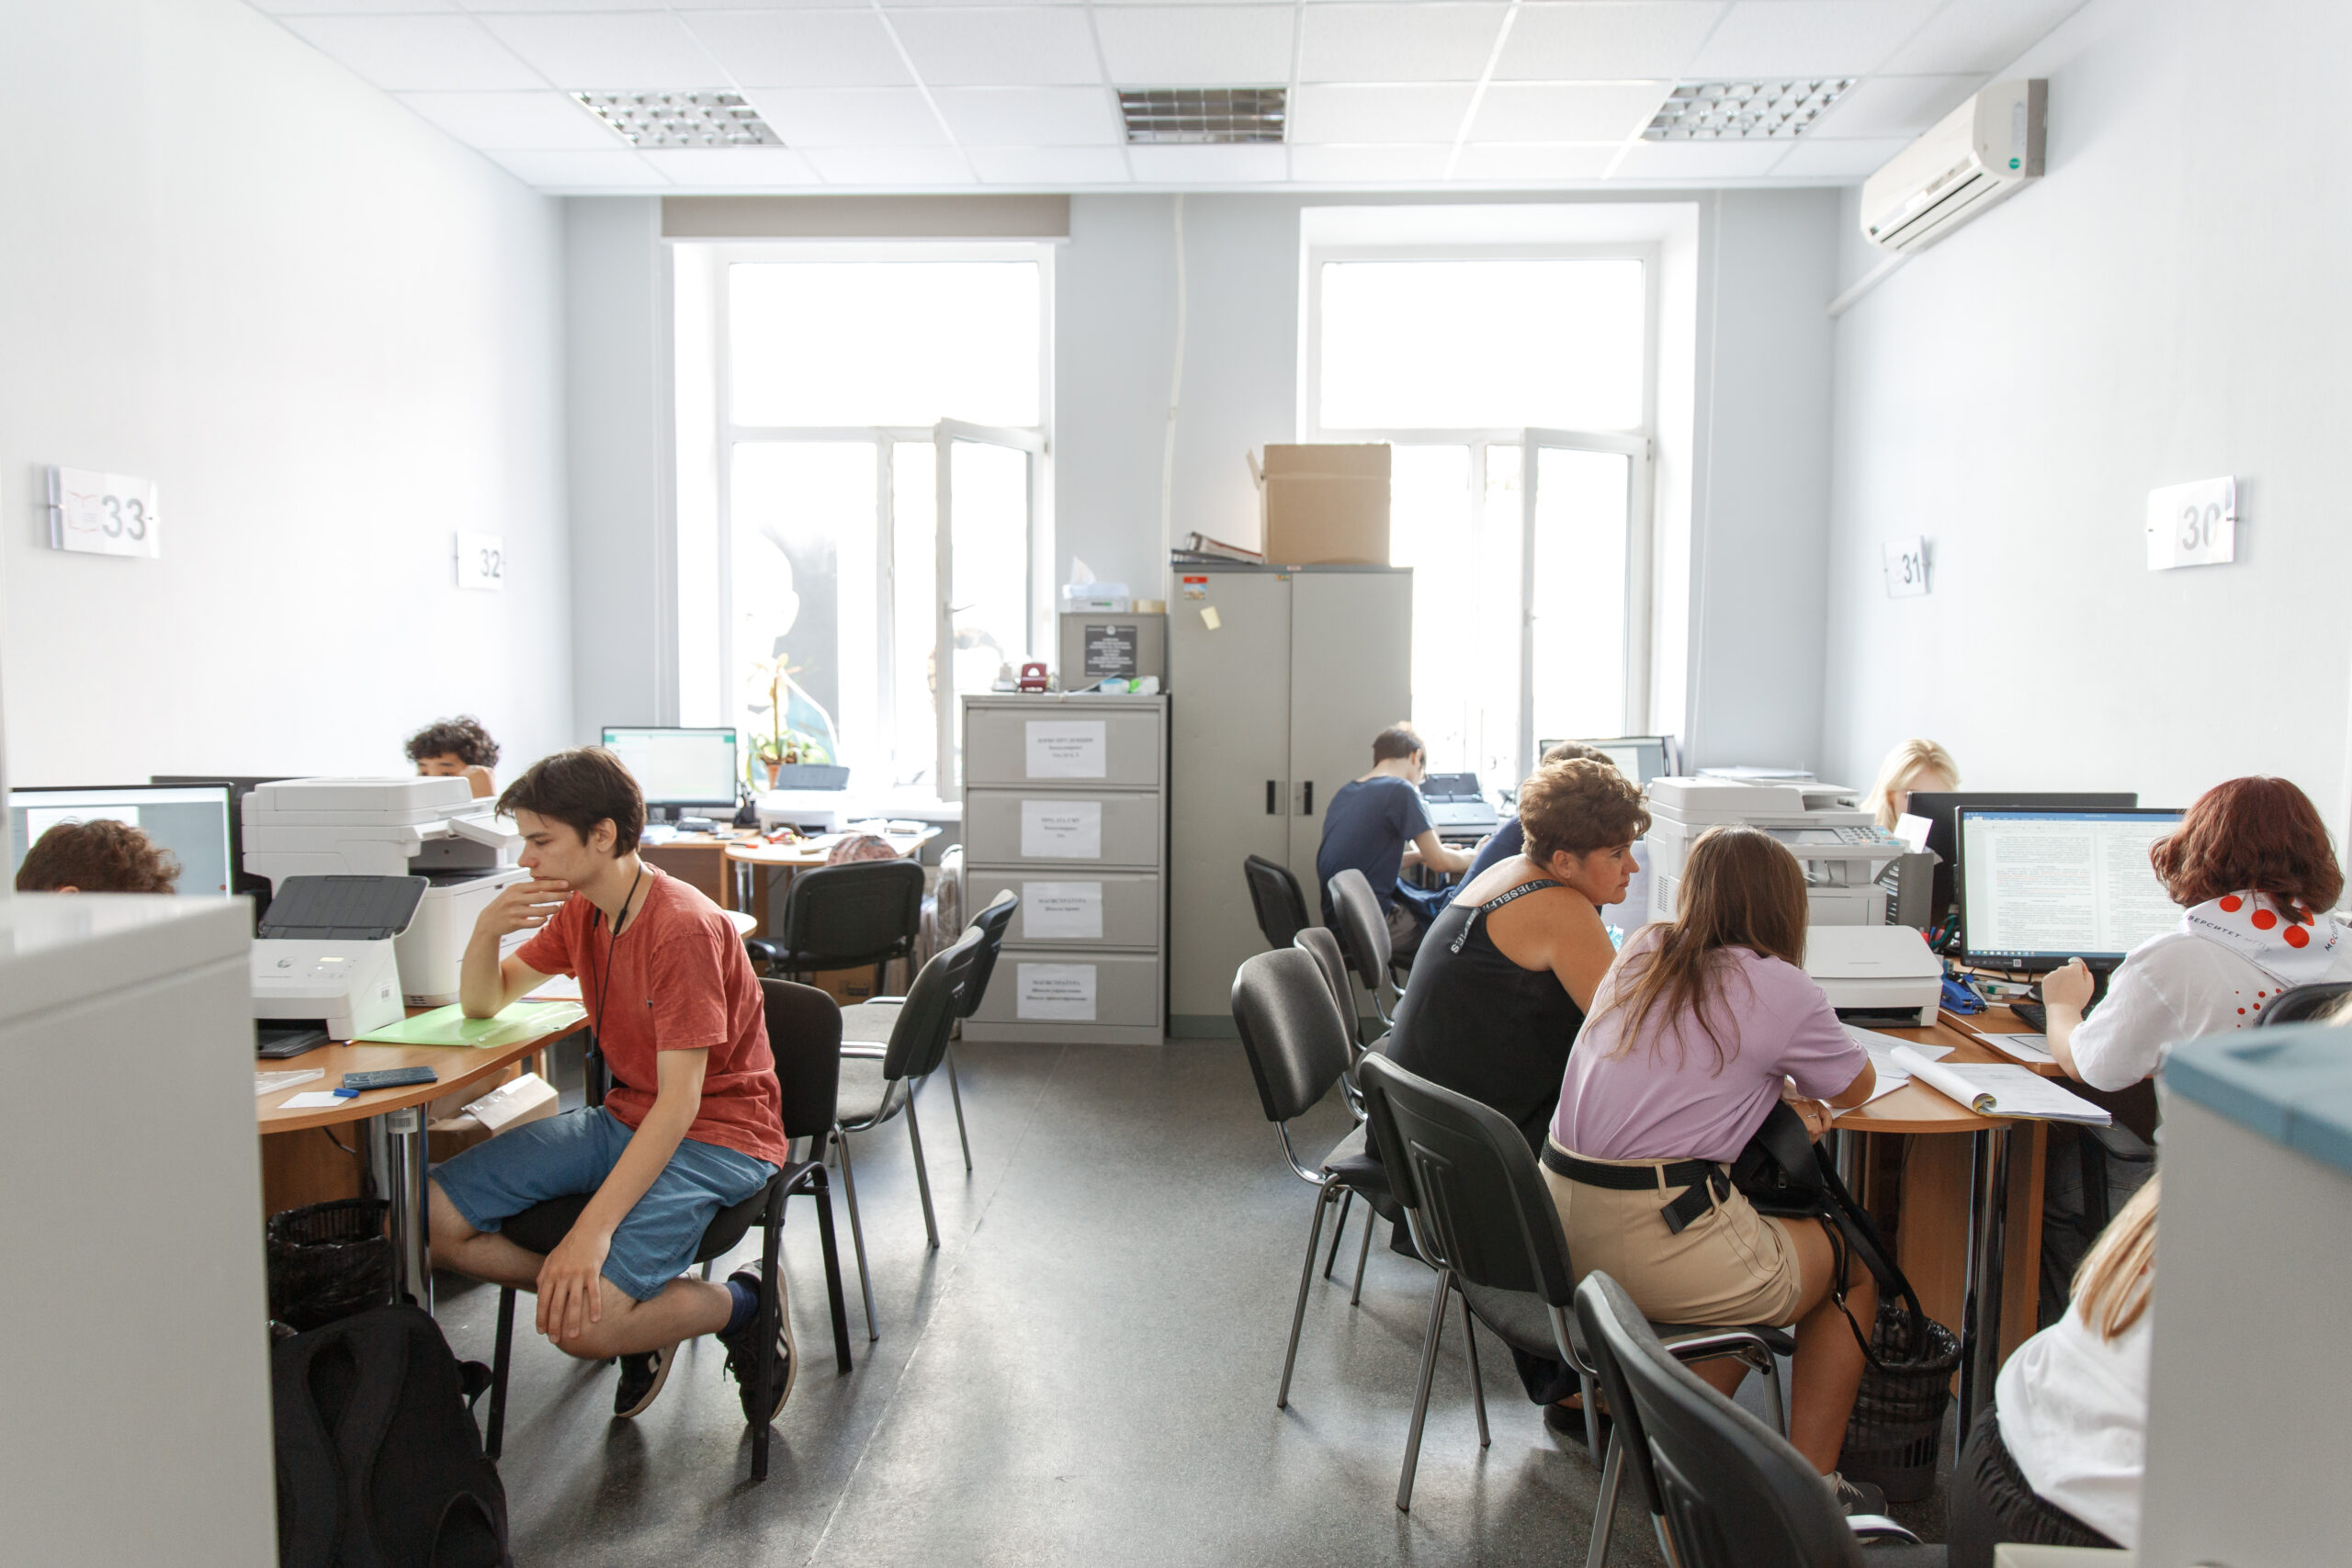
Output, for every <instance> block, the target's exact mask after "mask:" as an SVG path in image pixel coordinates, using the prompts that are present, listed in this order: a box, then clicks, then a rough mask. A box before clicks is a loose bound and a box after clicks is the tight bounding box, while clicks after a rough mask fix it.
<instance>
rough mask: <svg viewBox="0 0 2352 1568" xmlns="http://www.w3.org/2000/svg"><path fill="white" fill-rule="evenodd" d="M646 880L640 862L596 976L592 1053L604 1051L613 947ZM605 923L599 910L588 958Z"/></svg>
mask: <svg viewBox="0 0 2352 1568" xmlns="http://www.w3.org/2000/svg"><path fill="white" fill-rule="evenodd" d="M644 880H645V864H644V863H643V862H641V861H640V862H639V863H638V867H637V874H636V875H635V876H633V877H631V878H630V879H629V884H628V892H627V893H625V894H623V895H621V916H620V919H617V920H615V921H614V922H613V936H612V941H611V942H606V943H605V966H604V968H603V969H602V970H601V971H599V972H598V974H597V976H596V1021H595V1022H594V1023H592V1024H590V1025H589V1026H588V1048H589V1049H590V1050H592V1051H597V1052H602V1051H603V1049H604V1032H605V995H606V993H607V992H609V991H610V990H611V989H612V987H611V986H610V985H609V984H608V982H609V981H610V980H611V979H612V977H613V946H614V943H616V942H619V941H620V940H621V928H623V927H624V926H626V925H628V916H629V908H628V901H629V900H630V899H631V898H634V897H637V885H638V884H639V883H640V882H642V881H644ZM604 923H605V911H604V910H602V909H599V910H597V911H596V919H595V923H594V925H591V926H590V927H589V928H588V956H589V957H591V958H594V957H595V956H596V926H600V925H603V924H604Z"/></svg>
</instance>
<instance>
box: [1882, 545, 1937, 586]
mask: <svg viewBox="0 0 2352 1568" xmlns="http://www.w3.org/2000/svg"><path fill="white" fill-rule="evenodd" d="M1883 558H1884V562H1885V568H1886V596H1887V597H1888V598H1890V599H1913V598H1917V596H1918V595H1920V594H1922V593H1925V592H1927V591H1928V541H1927V540H1925V539H1919V538H1915V539H1890V540H1888V541H1887V543H1886V545H1885V546H1884V547H1883Z"/></svg>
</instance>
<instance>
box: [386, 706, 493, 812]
mask: <svg viewBox="0 0 2352 1568" xmlns="http://www.w3.org/2000/svg"><path fill="white" fill-rule="evenodd" d="M408 760H409V761H412V762H414V763H415V764H416V771H417V772H418V773H424V774H429V775H433V776H436V777H444V778H462V779H464V780H465V781H466V783H467V784H469V785H471V786H472V788H473V792H474V797H475V798H476V799H477V800H487V799H489V798H490V797H491V796H492V795H496V794H497V793H498V781H497V780H496V779H495V778H493V777H492V775H491V770H492V768H495V767H496V766H498V742H497V741H495V740H492V739H491V738H490V731H489V730H487V729H484V728H482V727H481V720H480V719H478V718H476V717H474V716H473V715H471V714H459V715H458V716H457V717H455V718H444V719H438V720H435V722H434V723H431V724H428V725H426V726H425V727H424V728H423V729H420V730H418V731H417V732H416V733H415V734H414V735H412V736H410V737H409V738H408Z"/></svg>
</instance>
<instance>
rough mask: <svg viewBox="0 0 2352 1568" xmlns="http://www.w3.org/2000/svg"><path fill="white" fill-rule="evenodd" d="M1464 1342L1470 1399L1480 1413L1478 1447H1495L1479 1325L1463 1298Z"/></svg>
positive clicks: (1467, 1301)
mask: <svg viewBox="0 0 2352 1568" xmlns="http://www.w3.org/2000/svg"><path fill="white" fill-rule="evenodd" d="M1462 1342H1463V1344H1464V1347H1465V1348H1467V1349H1468V1350H1469V1352H1470V1397H1471V1402H1472V1404H1475V1405H1476V1407H1477V1411H1478V1446H1479V1447H1480V1448H1482V1449H1487V1448H1492V1447H1494V1439H1493V1438H1489V1437H1488V1436H1487V1381H1486V1379H1485V1378H1483V1377H1481V1376H1480V1375H1479V1372H1478V1325H1477V1324H1476V1323H1475V1322H1474V1321H1472V1319H1471V1316H1470V1298H1469V1297H1468V1296H1464V1297H1463V1298H1462Z"/></svg>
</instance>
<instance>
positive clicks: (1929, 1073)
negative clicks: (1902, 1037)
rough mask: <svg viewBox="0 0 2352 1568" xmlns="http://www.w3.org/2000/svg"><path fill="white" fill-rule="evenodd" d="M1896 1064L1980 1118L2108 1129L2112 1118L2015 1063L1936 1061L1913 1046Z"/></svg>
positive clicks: (1901, 1050)
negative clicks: (2008, 1118)
mask: <svg viewBox="0 0 2352 1568" xmlns="http://www.w3.org/2000/svg"><path fill="white" fill-rule="evenodd" d="M1894 1059H1895V1062H1896V1064H1897V1065H1898V1066H1902V1067H1903V1068H1905V1070H1906V1071H1908V1072H1909V1073H1910V1074H1911V1076H1912V1077H1916V1078H1917V1079H1918V1080H1919V1081H1920V1082H1921V1083H1924V1084H1926V1085H1927V1086H1928V1088H1929V1089H1935V1090H1936V1091H1938V1092H1939V1093H1940V1094H1943V1095H1945V1096H1947V1097H1948V1098H1950V1099H1951V1100H1955V1101H1957V1102H1958V1103H1960V1104H1962V1105H1965V1106H1966V1107H1968V1109H1970V1110H1971V1111H1975V1112H1976V1113H1977V1114H1978V1115H1979V1116H2006V1117H2014V1118H2016V1119H2018V1120H2020V1121H2027V1122H2088V1123H2090V1124H2091V1125H2093V1126H2098V1127H2104V1126H2107V1125H2108V1124H2109V1122H2112V1121H2113V1120H2114V1118H2112V1117H2110V1116H2109V1115H2108V1113H2107V1112H2106V1111H2101V1110H2100V1109H2099V1108H2098V1106H2096V1105H2093V1104H2092V1103H2091V1102H2090V1101H2089V1100H2085V1099H2083V1098H2082V1097H2081V1096H2080V1095H2076V1094H2070V1093H2068V1092H2067V1091H2066V1090H2064V1089H2061V1088H2059V1087H2058V1086H2057V1085H2056V1084H2055V1083H2052V1081H2051V1080H2050V1079H2048V1078H2045V1077H2042V1076H2041V1074H2039V1073H2037V1072H2035V1071H2034V1070H2033V1069H2032V1068H2030V1067H2026V1066H2018V1064H2016V1063H2014V1062H1937V1061H1931V1060H1930V1059H1928V1057H1926V1056H1922V1055H1918V1054H1917V1052H1915V1051H1914V1050H1913V1049H1912V1047H1911V1046H1909V1045H1903V1046H1899V1047H1897V1048H1896V1050H1895V1053H1894Z"/></svg>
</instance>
